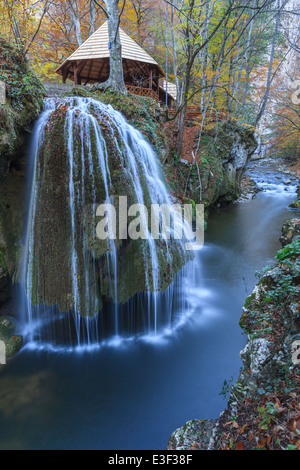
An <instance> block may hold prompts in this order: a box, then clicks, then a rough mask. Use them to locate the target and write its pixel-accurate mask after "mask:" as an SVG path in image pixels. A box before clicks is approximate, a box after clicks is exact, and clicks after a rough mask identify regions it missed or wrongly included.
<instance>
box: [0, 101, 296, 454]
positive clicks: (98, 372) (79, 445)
mask: <svg viewBox="0 0 300 470" xmlns="http://www.w3.org/2000/svg"><path fill="white" fill-rule="evenodd" d="M48 111H49V112H50V109H49V110H48ZM40 124H41V123H40ZM249 171H250V173H251V175H252V176H253V178H254V179H255V180H256V181H257V183H258V186H259V187H260V188H261V191H260V192H259V193H258V194H257V196H256V197H255V198H254V199H252V200H249V201H246V202H243V203H236V204H233V205H231V206H228V207H225V208H221V209H218V210H216V211H215V212H214V213H211V214H210V216H209V220H208V230H207V232H206V235H205V245H204V247H203V249H202V250H200V251H199V252H197V254H196V259H195V260H194V261H193V269H192V270H189V269H185V270H183V274H181V275H180V277H179V278H177V279H176V280H175V282H174V284H173V287H172V289H173V290H174V291H181V294H180V298H181V299H182V295H183V293H184V296H185V298H187V302H183V303H182V304H181V305H180V308H179V304H180V302H177V311H178V312H180V315H178V316H177V322H176V323H175V324H171V323H169V324H165V325H164V327H163V328H162V329H160V330H159V331H154V333H155V334H153V329H152V330H151V332H149V331H148V330H145V334H140V335H137V336H134V335H129V336H126V341H119V340H118V339H119V338H118V336H119V335H120V330H119V331H117V332H115V333H118V336H117V335H112V336H110V337H108V338H106V339H105V340H103V341H101V342H98V343H96V344H97V346H96V347H91V348H85V347H83V348H80V347H79V348H75V349H74V348H68V347H61V348H59V347H51V345H50V346H49V344H48V343H47V344H46V345H45V347H42V344H43V343H42V342H38V345H39V347H34V348H32V342H31V341H29V342H28V343H27V346H26V345H25V347H24V348H23V349H22V350H21V352H20V353H19V354H17V355H16V356H15V357H14V358H12V359H11V360H10V361H9V363H8V364H7V365H6V366H5V367H3V368H2V369H1V388H0V418H1V428H0V448H3V449H100V450H101V449H106V450H121V449H127V450H134V449H153V450H160V449H164V448H165V447H166V444H167V441H168V438H169V436H170V434H171V432H172V431H174V430H175V429H176V428H177V427H179V426H182V425H183V424H184V423H185V422H186V421H187V420H189V419H192V418H198V419H205V418H214V417H217V416H218V414H219V413H220V412H221V411H222V410H223V409H224V407H225V404H226V402H225V401H224V400H223V398H222V396H220V394H219V392H220V391H221V389H222V385H223V382H224V380H225V379H226V380H227V381H230V379H231V378H232V379H233V380H236V379H237V376H238V372H239V368H240V366H241V361H240V357H239V352H240V350H241V349H242V348H243V347H244V345H245V343H246V337H245V336H243V335H242V334H241V330H240V328H239V325H238V321H239V318H240V316H241V313H242V306H243V304H244V301H245V298H246V297H247V295H250V294H251V292H252V289H253V288H254V285H255V283H256V282H257V279H256V277H255V272H256V271H257V270H260V269H262V268H263V267H264V266H266V265H267V264H269V263H272V262H273V261H274V256H275V253H276V251H277V250H278V249H279V248H280V246H281V245H280V243H279V237H280V233H281V226H282V224H283V223H284V222H285V221H286V220H287V219H289V218H291V217H293V216H294V215H295V213H296V212H297V211H292V210H291V209H289V208H288V205H289V204H290V203H291V202H292V201H293V200H295V197H296V181H295V180H293V181H290V182H289V181H288V180H290V178H289V177H287V176H286V175H284V174H282V173H279V172H276V171H274V170H272V168H264V167H255V168H250V170H249ZM31 207H33V206H31ZM29 249H30V245H29ZM163 305H164V304H161V306H160V308H163ZM159 313H160V314H162V315H163V314H164V313H165V312H163V311H161V312H159ZM145 323H147V321H145ZM150 333H151V334H150Z"/></svg>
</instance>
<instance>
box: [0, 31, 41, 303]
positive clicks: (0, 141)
mask: <svg viewBox="0 0 300 470" xmlns="http://www.w3.org/2000/svg"><path fill="white" fill-rule="evenodd" d="M0 81H1V82H3V83H4V84H5V89H6V102H5V104H0V305H1V304H2V303H4V302H5V301H6V300H8V299H9V296H10V285H11V281H12V280H16V278H17V277H18V274H17V271H18V268H19V262H20V258H21V251H22V246H21V245H22V242H21V239H22V235H23V233H22V230H23V223H24V219H23V214H24V210H25V203H24V184H25V171H24V166H23V164H22V165H21V164H20V161H23V159H24V156H25V153H26V146H27V139H28V136H29V134H30V132H31V130H30V126H31V124H32V123H33V121H34V120H35V119H37V117H38V116H39V113H40V111H41V108H42V101H43V89H42V85H41V84H40V82H39V81H38V80H37V79H36V77H35V76H34V75H33V73H32V72H30V70H29V67H28V64H27V62H26V60H25V59H24V58H23V57H22V55H21V54H20V53H19V52H18V51H17V50H15V49H13V48H12V47H11V46H10V44H8V43H7V42H6V41H5V40H3V39H2V38H0ZM21 166H23V167H22V168H21Z"/></svg>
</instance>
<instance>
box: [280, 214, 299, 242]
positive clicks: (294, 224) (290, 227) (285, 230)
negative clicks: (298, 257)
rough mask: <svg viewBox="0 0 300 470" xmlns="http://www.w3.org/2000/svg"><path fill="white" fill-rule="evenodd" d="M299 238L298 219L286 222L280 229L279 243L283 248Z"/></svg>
mask: <svg viewBox="0 0 300 470" xmlns="http://www.w3.org/2000/svg"><path fill="white" fill-rule="evenodd" d="M299 238H300V219H291V220H288V221H287V222H286V223H285V224H284V225H283V227H282V235H281V237H280V241H281V243H282V245H283V246H285V245H287V244H289V243H291V242H292V241H293V240H298V239H299Z"/></svg>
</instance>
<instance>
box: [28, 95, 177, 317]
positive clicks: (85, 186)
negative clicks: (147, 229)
mask: <svg viewBox="0 0 300 470" xmlns="http://www.w3.org/2000/svg"><path fill="white" fill-rule="evenodd" d="M47 105H49V106H50V108H49V110H48V111H49V114H47V111H46V114H45V115H43V116H45V122H43V126H42V128H41V131H40V134H39V147H38V153H37V158H36V177H35V181H34V184H33V194H34V198H33V200H35V201H36V204H35V205H34V207H33V211H32V213H31V214H32V218H31V219H30V226H29V241H28V246H30V250H28V253H29V257H28V260H27V262H26V265H27V274H26V281H25V285H26V286H27V287H28V290H27V292H28V294H29V295H30V298H31V301H32V303H33V305H35V306H38V305H40V304H41V303H46V304H47V305H56V306H58V308H59V310H60V311H63V312H67V311H69V310H71V309H76V310H77V312H78V313H80V315H82V316H93V315H95V314H97V313H98V312H99V311H100V310H101V309H102V306H103V304H104V303H105V302H106V301H108V300H109V299H113V300H114V301H115V302H116V303H118V304H120V303H125V302H127V301H128V299H129V298H131V297H132V296H133V295H134V294H136V293H138V292H141V291H146V292H153V291H163V290H165V289H166V288H167V287H168V286H169V285H170V283H171V282H172V281H173V280H174V276H175V274H176V273H177V272H178V270H179V269H180V268H181V267H182V266H183V264H184V263H185V261H186V253H185V252H184V251H183V250H182V243H181V241H178V243H177V241H174V240H171V241H170V242H169V241H161V240H155V241H153V242H152V241H148V239H145V240H141V239H133V238H131V237H127V239H124V240H123V239H121V237H119V236H116V237H115V238H114V239H113V240H107V239H105V238H104V239H103V240H102V239H99V238H98V236H97V232H96V227H97V224H98V222H99V221H100V219H99V218H97V217H96V213H97V208H98V207H99V206H100V205H101V204H104V203H106V204H110V205H111V206H113V207H114V208H115V210H116V215H117V216H118V213H119V211H118V203H119V196H123V197H125V196H126V197H127V207H128V208H129V207H130V206H131V205H132V204H143V205H145V206H146V207H147V210H148V214H149V215H150V213H151V210H150V204H151V203H154V202H155V203H159V204H161V203H163V202H164V203H166V202H167V200H168V193H167V189H166V187H165V185H164V182H163V176H162V174H161V169H160V167H159V165H158V161H156V157H155V154H154V153H153V151H152V149H151V147H150V146H149V144H148V143H147V142H146V141H145V140H144V139H143V138H142V135H141V134H140V133H139V132H138V131H137V130H136V129H134V128H133V127H132V126H130V125H129V124H128V123H126V121H125V119H124V118H123V117H122V116H121V115H120V114H119V113H117V112H116V111H115V110H114V109H113V108H112V107H111V106H107V105H105V104H103V103H101V102H100V101H98V100H94V99H92V98H82V97H80V98H65V99H63V100H56V101H53V100H49V101H47ZM51 106H52V108H51ZM103 215H104V214H103ZM137 215H138V214H137ZM116 235H118V234H116ZM160 273H163V276H161V275H160Z"/></svg>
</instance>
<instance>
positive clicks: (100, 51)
mask: <svg viewBox="0 0 300 470" xmlns="http://www.w3.org/2000/svg"><path fill="white" fill-rule="evenodd" d="M120 40H121V44H122V59H123V60H124V59H126V60H129V61H134V62H142V63H144V64H149V65H152V66H154V67H155V68H156V69H157V71H158V73H159V75H160V76H161V77H163V76H164V73H163V71H162V69H161V67H160V66H159V64H158V63H157V62H156V61H155V60H154V59H153V57H151V56H150V55H149V54H148V53H147V52H146V51H145V50H144V49H143V48H142V47H141V46H139V45H138V44H137V42H135V41H134V40H133V39H132V38H131V37H130V36H128V34H126V33H125V31H123V30H122V29H121V28H120ZM108 43H109V35H108V22H107V21H106V22H105V23H103V25H102V26H100V28H99V29H97V31H95V33H94V34H92V36H90V37H89V38H88V39H87V40H86V41H85V42H84V43H83V44H82V45H81V46H80V47H79V48H78V49H77V50H76V51H75V52H73V54H72V55H70V57H68V59H66V60H65V61H64V63H63V64H62V65H60V66H59V67H58V68H57V69H56V72H58V73H61V69H62V68H63V67H64V66H65V65H66V64H67V63H68V62H74V61H91V60H95V61H97V62H98V63H100V61H101V60H103V59H108V58H109V48H108Z"/></svg>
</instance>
